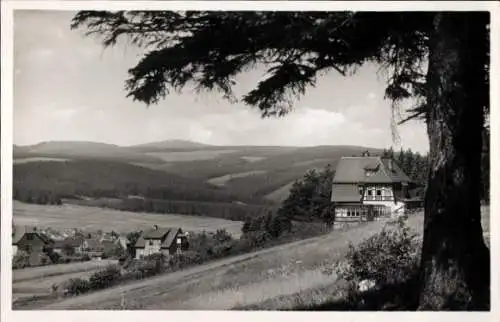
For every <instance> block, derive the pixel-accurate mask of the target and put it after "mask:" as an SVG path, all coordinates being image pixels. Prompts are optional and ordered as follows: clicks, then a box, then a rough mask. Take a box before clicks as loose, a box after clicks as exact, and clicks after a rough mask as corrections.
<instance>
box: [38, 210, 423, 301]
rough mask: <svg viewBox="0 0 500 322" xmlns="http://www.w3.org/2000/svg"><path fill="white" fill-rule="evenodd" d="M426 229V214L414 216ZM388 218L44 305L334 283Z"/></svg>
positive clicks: (236, 295)
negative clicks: (354, 248) (349, 254)
mask: <svg viewBox="0 0 500 322" xmlns="http://www.w3.org/2000/svg"><path fill="white" fill-rule="evenodd" d="M409 223H410V226H412V227H414V228H415V229H416V230H418V231H420V232H421V231H422V227H421V226H422V223H423V216H421V215H415V216H414V217H411V218H410V219H409ZM384 224H385V221H374V222H369V223H363V224H360V225H359V226H357V227H354V228H351V229H349V230H341V231H334V232H332V233H331V234H328V235H324V236H320V237H315V238H310V239H306V240H301V241H298V242H293V243H289V244H285V245H280V246H276V247H273V248H269V249H264V250H260V251H257V252H253V253H248V254H243V255H239V256H234V257H231V258H226V259H222V260H219V261H216V262H211V263H207V264H204V265H200V266H196V267H192V268H189V269H186V270H183V271H178V272H174V273H170V274H165V275H161V276H157V277H153V278H150V279H147V280H143V281H138V282H133V283H130V284H124V285H121V286H118V287H115V288H111V289H107V290H103V291H98V292H94V293H91V294H87V295H83V296H79V297H75V298H69V299H65V300H63V301H60V302H56V303H53V304H51V305H47V306H44V307H43V309H116V308H119V307H120V303H121V300H122V297H123V298H124V299H125V301H126V307H127V308H129V309H132V308H134V309H211V310H216V309H231V308H233V307H235V306H241V305H250V304H255V303H260V302H262V301H265V300H268V299H270V298H274V297H276V296H280V295H288V294H294V293H296V292H300V291H303V290H307V289H311V288H315V287H320V286H323V285H328V284H331V283H333V281H334V278H333V277H332V276H328V275H325V274H323V273H322V272H321V269H322V267H324V266H325V265H332V264H333V263H335V262H337V261H338V260H341V259H342V258H343V256H344V255H345V253H346V251H347V246H348V242H352V243H353V244H358V243H359V242H361V241H362V240H363V239H365V238H366V237H368V236H370V235H371V234H373V233H376V232H378V231H380V229H381V228H382V227H383V226H384Z"/></svg>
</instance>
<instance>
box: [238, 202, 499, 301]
mask: <svg viewBox="0 0 500 322" xmlns="http://www.w3.org/2000/svg"><path fill="white" fill-rule="evenodd" d="M420 218H421V219H423V216H422V215H420ZM418 219H419V217H418V216H412V217H410V219H409V221H408V223H409V225H410V227H411V228H412V229H414V230H415V231H416V232H417V233H418V234H419V235H422V233H423V225H422V224H421V223H420V222H419V220H418ZM481 222H482V226H483V231H484V236H485V242H486V244H487V245H488V246H489V223H490V208H489V206H484V207H481ZM332 280H334V277H333V276H331V277H330V279H329V282H327V283H325V284H323V285H320V286H318V287H312V288H309V289H304V290H301V291H298V292H295V293H293V294H289V295H283V294H281V295H280V296H276V297H274V298H267V299H265V300H262V301H261V302H254V303H252V304H248V305H244V304H239V305H236V306H234V307H233V309H234V310H297V309H300V310H309V309H311V308H315V309H317V310H322V309H329V310H332V309H335V308H336V309H339V310H346V309H347V306H348V303H347V302H345V301H344V299H343V294H344V292H345V291H344V290H343V284H342V283H343V282H342V281H340V283H333V282H331V281H332ZM395 287H397V286H395ZM402 287H404V285H403V286H402ZM388 292H390V291H388ZM373 296H380V294H378V295H377V294H375V295H373V294H368V295H367V298H369V297H373Z"/></svg>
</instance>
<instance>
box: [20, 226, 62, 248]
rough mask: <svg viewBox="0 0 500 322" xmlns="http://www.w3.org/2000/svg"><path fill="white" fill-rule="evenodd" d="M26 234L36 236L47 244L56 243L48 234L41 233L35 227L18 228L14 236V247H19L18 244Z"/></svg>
mask: <svg viewBox="0 0 500 322" xmlns="http://www.w3.org/2000/svg"><path fill="white" fill-rule="evenodd" d="M25 234H35V235H36V236H38V238H39V239H40V240H41V241H42V242H44V243H45V244H51V243H54V241H53V240H52V239H50V238H49V237H48V236H47V235H46V234H44V233H43V232H41V231H39V230H38V229H37V228H36V227H33V226H16V227H15V231H14V234H13V236H12V245H17V243H18V242H19V241H20V240H21V239H22V238H23V237H24V235H25Z"/></svg>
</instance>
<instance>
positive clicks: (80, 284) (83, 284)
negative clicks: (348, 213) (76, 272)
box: [67, 278, 91, 295]
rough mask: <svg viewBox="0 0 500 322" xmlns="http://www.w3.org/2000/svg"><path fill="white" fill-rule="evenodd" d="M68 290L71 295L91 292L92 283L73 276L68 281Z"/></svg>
mask: <svg viewBox="0 0 500 322" xmlns="http://www.w3.org/2000/svg"><path fill="white" fill-rule="evenodd" d="M67 290H68V294H69V295H80V294H83V293H87V292H89V291H90V290H91V285H90V283H89V281H87V280H86V279H82V278H72V279H70V280H69V281H68V288H67Z"/></svg>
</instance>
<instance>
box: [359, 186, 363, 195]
mask: <svg viewBox="0 0 500 322" xmlns="http://www.w3.org/2000/svg"><path fill="white" fill-rule="evenodd" d="M358 190H359V194H360V195H361V196H362V195H363V187H358Z"/></svg>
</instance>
